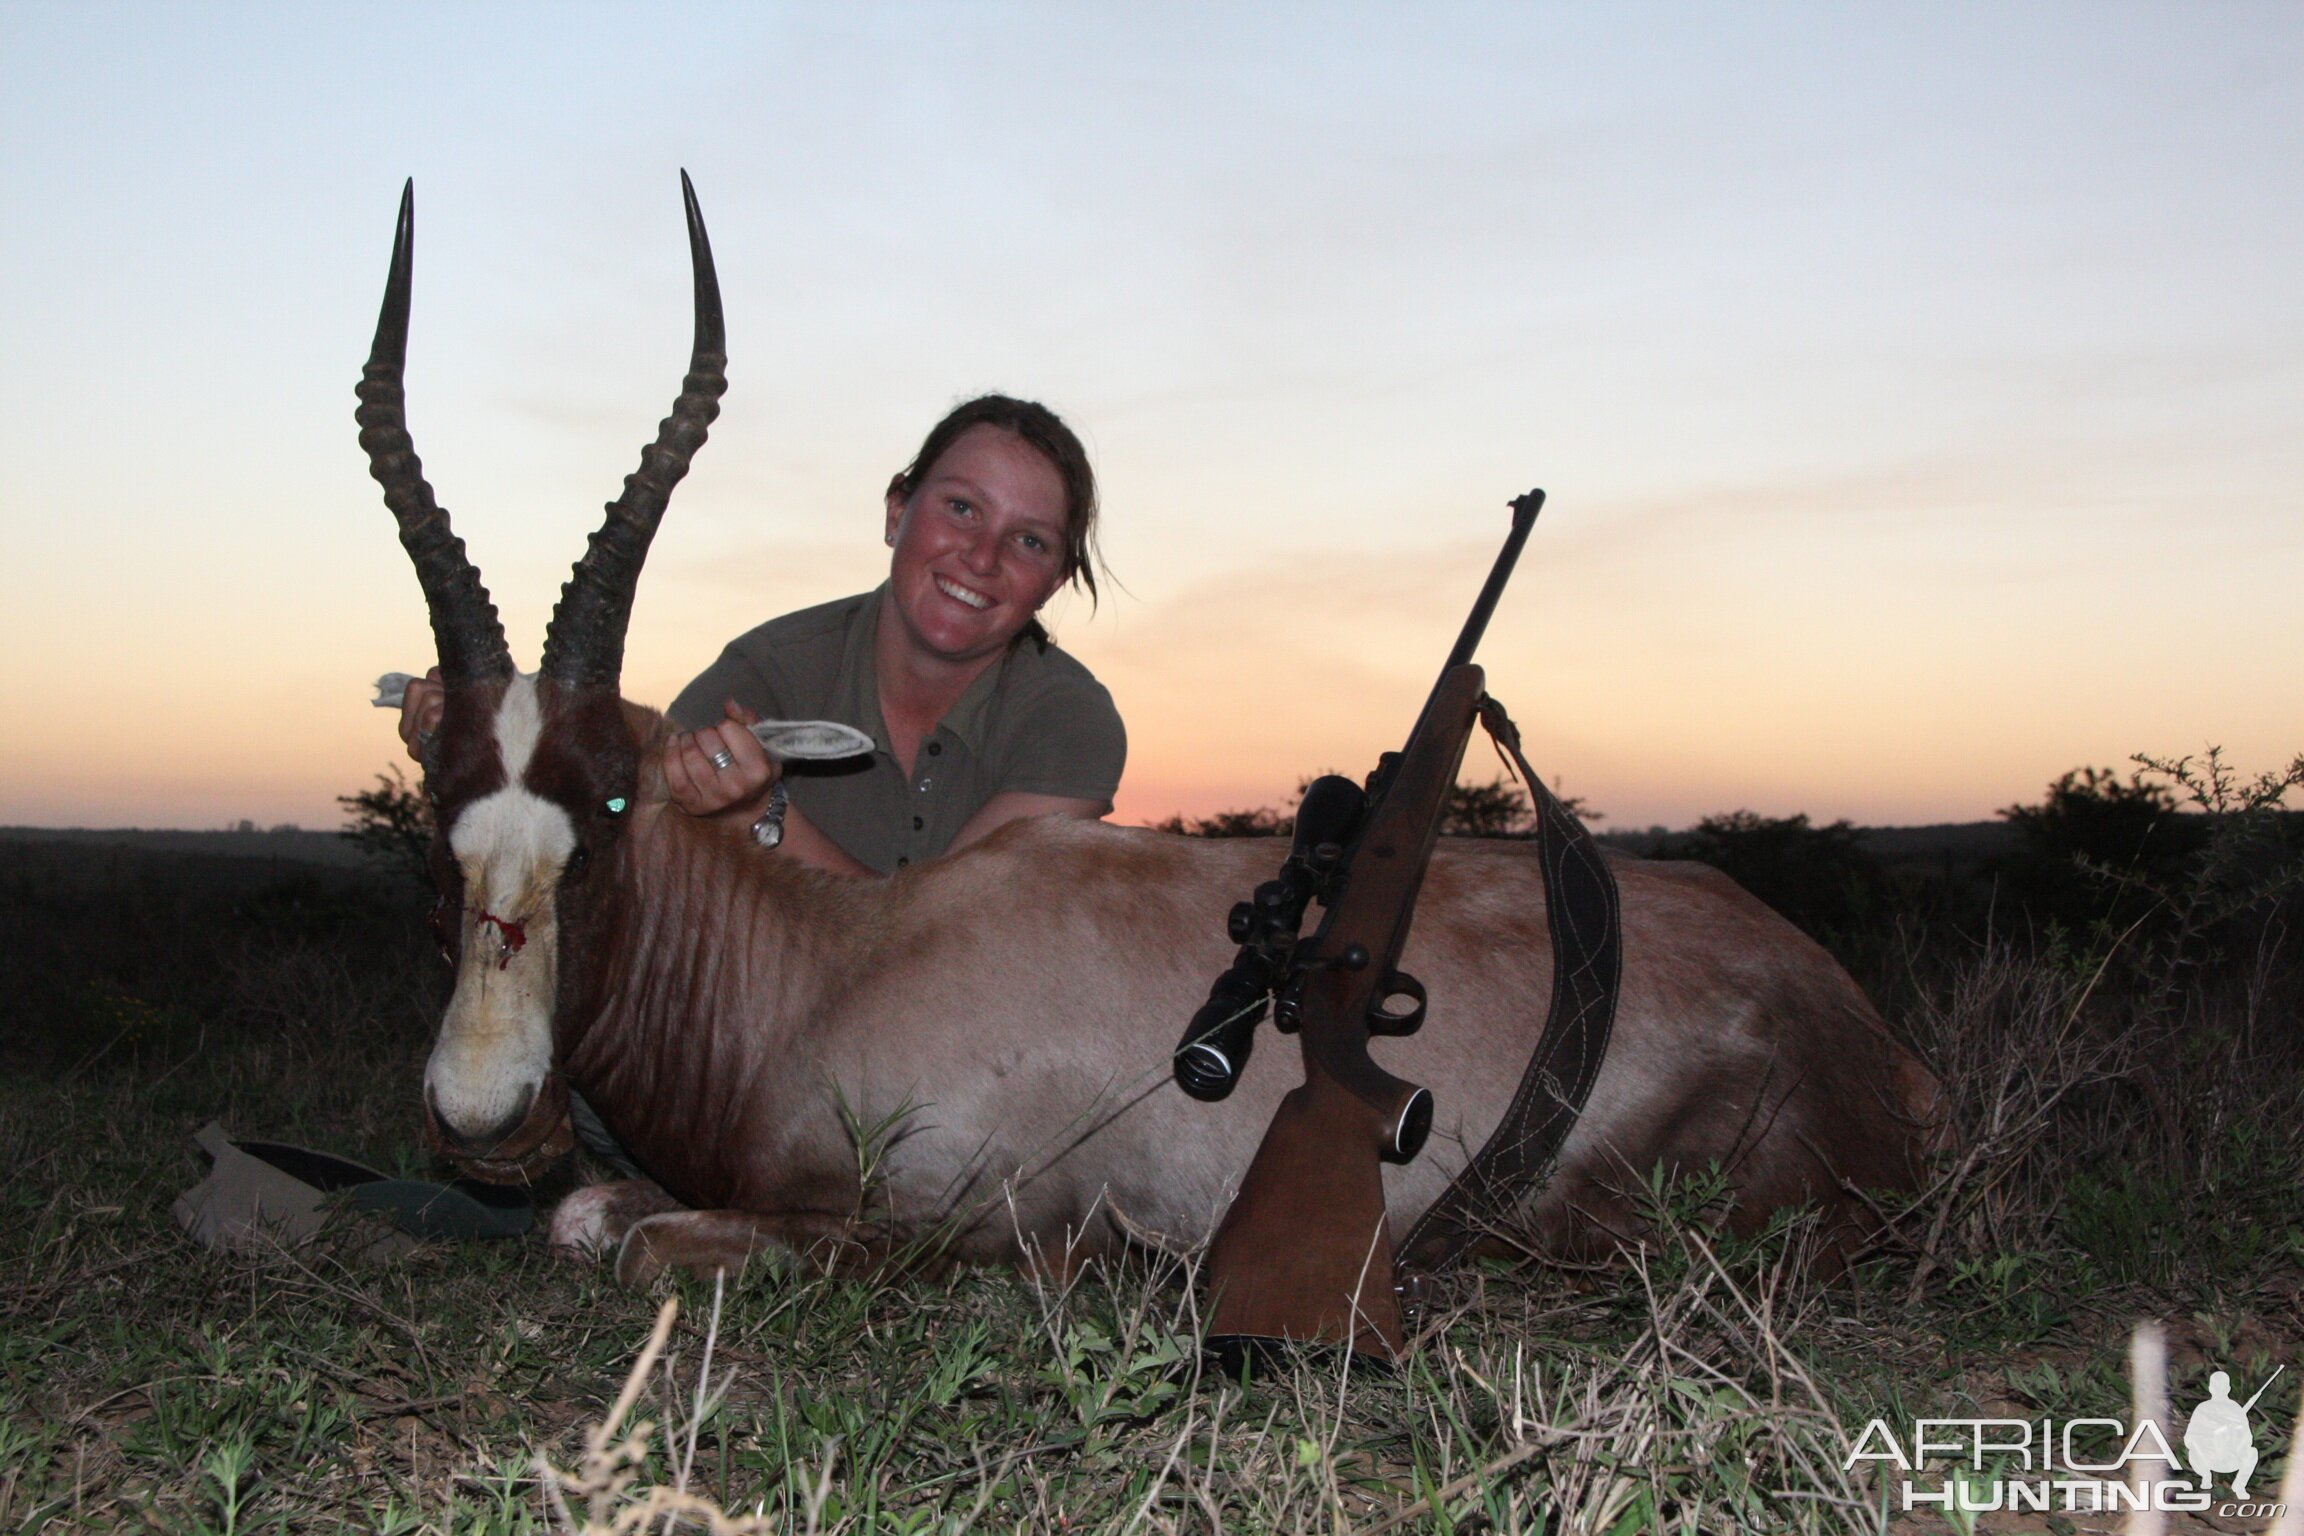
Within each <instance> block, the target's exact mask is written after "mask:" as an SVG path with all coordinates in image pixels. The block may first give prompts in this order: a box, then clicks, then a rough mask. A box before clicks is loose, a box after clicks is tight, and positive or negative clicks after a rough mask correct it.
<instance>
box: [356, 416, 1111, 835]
mask: <svg viewBox="0 0 2304 1536" xmlns="http://www.w3.org/2000/svg"><path fill="white" fill-rule="evenodd" d="M886 502H887V508H886V510H887V530H886V533H887V542H888V544H889V547H890V548H891V549H892V550H893V551H894V553H893V555H892V556H891V557H890V560H889V574H888V580H887V582H886V583H885V584H884V585H882V586H881V587H880V588H879V589H878V590H877V591H874V592H869V593H865V594H862V595H860V596H857V597H851V598H844V599H842V600H840V601H838V602H833V603H825V604H823V605H821V606H819V607H815V608H808V609H803V610H802V611H800V612H798V613H794V614H788V615H786V616H785V617H783V618H781V619H775V620H771V621H770V622H769V623H766V624H763V625H761V626H760V627H759V628H757V629H755V630H752V631H751V632H749V633H748V634H745V635H741V636H739V637H738V638H737V639H735V640H734V641H731V642H730V643H729V645H728V647H727V649H726V650H724V651H722V652H721V654H720V659H719V660H718V661H716V662H714V663H713V664H712V665H711V666H710V667H708V668H706V669H705V671H704V673H703V674H702V675H701V676H700V677H698V678H697V679H696V680H695V681H694V682H692V683H690V684H689V685H688V687H687V688H685V689H683V690H682V691H681V694H680V696H679V698H677V699H675V700H674V701H673V704H672V708H671V710H670V711H669V714H670V716H671V719H672V721H673V723H674V724H675V725H679V726H683V727H686V728H687V729H686V730H684V731H683V732H682V733H681V734H679V735H676V736H675V737H674V738H673V739H672V741H671V743H670V744H669V745H668V746H667V747H666V749H665V752H664V777H665V782H666V787H667V789H668V791H669V792H670V794H671V797H672V800H673V802H674V803H675V804H676V805H678V806H680V807H681V808H682V809H683V810H685V811H687V812H689V813H690V814H691V815H695V816H708V817H712V818H714V819H716V820H721V821H725V822H727V823H729V824H730V825H731V826H733V827H737V828H749V829H750V830H751V832H752V834H753V836H754V837H755V838H756V839H757V840H758V841H760V842H761V843H763V844H765V845H767V846H770V847H774V848H776V849H778V851H779V852H782V853H785V854H788V855H790V856H792V857H794V858H798V859H800V860H802V861H803V862H806V863H809V864H814V865H817V866H819V867H821V868H825V869H830V870H835V871H838V872H841V873H844V874H850V875H874V874H877V875H886V874H892V873H893V872H894V871H896V870H897V869H900V868H902V867H904V866H906V865H908V864H912V863H916V862H918V861H919V860H922V859H926V858H933V857H935V856H936V855H938V854H941V853H944V852H947V851H949V850H951V849H954V848H961V847H965V846H967V845H968V844H969V843H972V842H975V841H976V840H977V839H979V838H981V837H984V836H985V835H987V834H988V833H990V832H991V831H992V830H993V829H994V828H996V827H999V826H1002V825H1004V824H1005V823H1007V822H1010V821H1014V820H1017V819H1019V818H1020V817H1025V816H1073V817H1079V818H1082V819H1091V820H1092V819H1095V818H1097V817H1101V816H1104V815H1106V814H1107V813H1109V812H1110V811H1111V809H1112V794H1113V791H1114V790H1115V789H1116V788H1117V787H1118V785H1119V782H1120V770H1121V766H1122V764H1123V762H1124V760H1125V758H1126V756H1127V736H1126V732H1125V731H1124V729H1123V727H1122V726H1121V723H1120V716H1119V712H1118V711H1117V710H1115V709H1114V708H1113V705H1112V697H1111V695H1110V694H1109V693H1107V692H1106V691H1105V689H1104V687H1103V685H1102V684H1100V683H1098V682H1097V681H1096V679H1095V678H1094V676H1093V675H1091V674H1090V673H1089V671H1088V669H1087V668H1086V667H1083V666H1081V665H1080V663H1079V662H1077V661H1075V660H1073V659H1072V658H1071V657H1070V656H1068V655H1066V654H1065V653H1064V652H1062V651H1060V650H1057V649H1056V648H1055V646H1054V645H1053V644H1052V643H1051V641H1050V640H1049V638H1048V633H1047V631H1046V630H1045V629H1043V628H1042V627H1041V625H1040V622H1039V619H1038V617H1037V615H1038V613H1039V610H1040V608H1041V606H1042V605H1043V604H1045V603H1046V602H1047V601H1048V599H1049V598H1051V597H1053V596H1054V595H1055V593H1056V591H1057V589H1058V588H1059V587H1061V586H1063V585H1064V584H1065V583H1066V582H1067V581H1069V582H1072V583H1073V584H1075V585H1079V586H1085V587H1086V588H1087V589H1088V593H1089V596H1090V597H1091V598H1093V597H1094V596H1095V594H1096V575H1095V571H1094V568H1093V564H1094V555H1093V548H1094V534H1095V526H1096V479H1095V473H1094V471H1093V470H1092V469H1091V468H1090V466H1089V463H1088V455H1087V452H1086V450H1085V449H1083V448H1082V447H1081V445H1080V440H1079V439H1078V438H1077V437H1075V436H1074V435H1073V433H1072V431H1071V429H1070V428H1068V427H1067V426H1065V425H1064V423H1063V422H1062V421H1061V420H1060V419H1059V418H1058V417H1057V416H1056V414H1055V413H1054V412H1053V411H1050V410H1048V409H1047V408H1046V407H1045V406H1041V405H1037V404H1034V403H1033V402H1031V401H1026V400H1015V399H1011V398H1009V397H1007V396H1005V395H985V396H982V397H980V398H978V399H975V400H970V401H968V402H967V403H965V404H963V405H961V406H959V407H957V408H955V409H954V410H953V411H952V412H951V413H950V414H949V415H947V416H946V417H945V418H944V419H943V420H942V421H940V422H938V423H937V424H936V426H935V428H934V430H932V431H931V432H930V433H929V434H928V437H927V440H926V441H925V442H924V443H922V445H921V448H920V452H919V453H918V455H916V456H915V457H914V459H913V460H912V463H911V464H910V465H909V466H907V467H906V468H905V469H904V470H903V471H902V472H901V473H899V474H898V475H897V476H896V477H895V478H894V479H893V480H891V481H890V482H889V485H888V492H887V498H886ZM440 710H441V693H440V690H439V688H438V687H437V686H435V685H432V684H429V683H420V684H415V685H412V686H411V687H410V688H409V690H408V697H407V700H406V702H405V704H404V705H403V706H402V709H401V717H400V734H401V736H402V738H403V739H404V740H405V741H406V742H407V744H408V751H409V755H410V756H412V757H419V760H421V758H420V754H419V752H418V744H417V737H418V735H419V734H420V733H422V732H426V731H429V730H431V729H432V728H433V727H434V726H436V725H437V723H438V721H439V718H440ZM764 717H765V718H777V719H830V720H837V721H839V722H840V723H842V724H844V725H851V726H854V727H855V728H857V729H858V730H860V731H863V732H865V733H866V734H867V735H869V736H871V737H872V739H873V751H872V753H871V754H870V756H869V757H868V758H858V759H853V760H848V761H844V762H836V763H828V764H823V765H810V764H794V765H790V766H789V767H788V768H787V769H786V771H785V772H784V773H783V774H782V775H779V773H778V771H777V769H776V766H775V765H774V764H773V763H772V762H771V761H770V760H769V758H768V756H767V754H766V753H765V752H764V751H763V750H762V749H761V747H760V743H759V742H758V740H757V739H755V738H754V736H753V735H752V733H751V731H750V730H749V729H747V727H748V726H749V725H750V723H751V722H752V721H754V720H757V719H761V718H764ZM787 800H788V802H789V804H788V805H787V803H786V802H787Z"/></svg>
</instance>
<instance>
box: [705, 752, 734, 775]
mask: <svg viewBox="0 0 2304 1536" xmlns="http://www.w3.org/2000/svg"><path fill="white" fill-rule="evenodd" d="M710 761H711V764H712V769H713V771H714V772H715V773H726V772H727V771H728V770H729V769H731V768H733V767H735V766H736V754H735V753H733V752H731V751H729V750H728V749H727V748H725V747H723V748H721V749H720V750H719V751H717V752H715V753H713V754H712V756H711V759H710Z"/></svg>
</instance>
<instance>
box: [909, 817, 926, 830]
mask: <svg viewBox="0 0 2304 1536" xmlns="http://www.w3.org/2000/svg"><path fill="white" fill-rule="evenodd" d="M926 825H928V823H927V822H926V821H923V820H922V819H921V818H920V817H918V816H915V817H913V818H912V830H913V831H915V832H917V831H919V830H920V829H921V828H922V827H924V826H926Z"/></svg>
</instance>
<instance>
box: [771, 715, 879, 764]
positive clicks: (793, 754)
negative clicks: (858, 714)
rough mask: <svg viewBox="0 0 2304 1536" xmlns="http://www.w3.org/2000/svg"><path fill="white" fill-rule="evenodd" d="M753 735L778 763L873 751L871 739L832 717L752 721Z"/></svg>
mask: <svg viewBox="0 0 2304 1536" xmlns="http://www.w3.org/2000/svg"><path fill="white" fill-rule="evenodd" d="M752 734H753V735H754V736H757V737H758V738H760V745H761V746H762V747H764V748H766V749H767V752H768V755H769V756H770V757H772V758H774V759H776V761H778V762H780V763H788V762H793V761H795V760H797V761H801V762H815V761H818V760H821V759H825V758H835V757H859V756H861V755H863V754H864V753H866V752H869V751H871V750H872V738H871V737H869V736H867V735H865V734H864V733H863V732H862V731H859V730H857V729H856V728H855V727H854V726H848V725H842V724H840V723H839V722H838V721H835V720H755V721H753V722H752Z"/></svg>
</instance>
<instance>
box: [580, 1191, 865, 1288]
mask: <svg viewBox="0 0 2304 1536" xmlns="http://www.w3.org/2000/svg"><path fill="white" fill-rule="evenodd" d="M772 1251H777V1252H783V1253H787V1254H802V1255H805V1256H807V1257H809V1258H812V1259H814V1260H815V1261H817V1262H818V1263H820V1264H823V1265H825V1266H826V1267H827V1268H832V1267H838V1266H841V1265H846V1264H854V1263H856V1262H858V1261H859V1260H861V1259H862V1258H863V1257H864V1250H863V1245H862V1244H860V1243H859V1242H858V1241H857V1227H856V1223H855V1222H854V1221H852V1220H849V1219H847V1218H844V1217H838V1216H828V1215H825V1214H823V1213H821V1212H815V1211H795V1212H790V1213H787V1214H784V1215H779V1216H766V1215H762V1214H760V1213H759V1212H757V1211H680V1210H674V1211H668V1212H665V1213H663V1214H661V1215H655V1216H648V1217H644V1218H642V1219H641V1220H640V1221H638V1222H635V1223H634V1224H633V1225H632V1228H631V1230H629V1231H628V1232H626V1233H625V1234H624V1246H623V1247H622V1248H621V1249H620V1250H618V1252H617V1255H616V1283H617V1284H619V1285H626V1286H631V1287H634V1288H638V1287H642V1286H646V1285H649V1284H652V1283H653V1282H654V1281H655V1279H656V1277H657V1276H658V1275H660V1274H662V1273H663V1272H664V1271H665V1270H667V1269H685V1270H687V1271H689V1272H690V1273H691V1274H698V1275H709V1274H711V1273H712V1272H713V1271H715V1270H738V1269H742V1268H743V1267H744V1265H745V1264H746V1263H747V1262H748V1261H750V1260H752V1259H755V1258H758V1257H760V1256H761V1255H763V1254H766V1253H769V1252H772Z"/></svg>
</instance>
